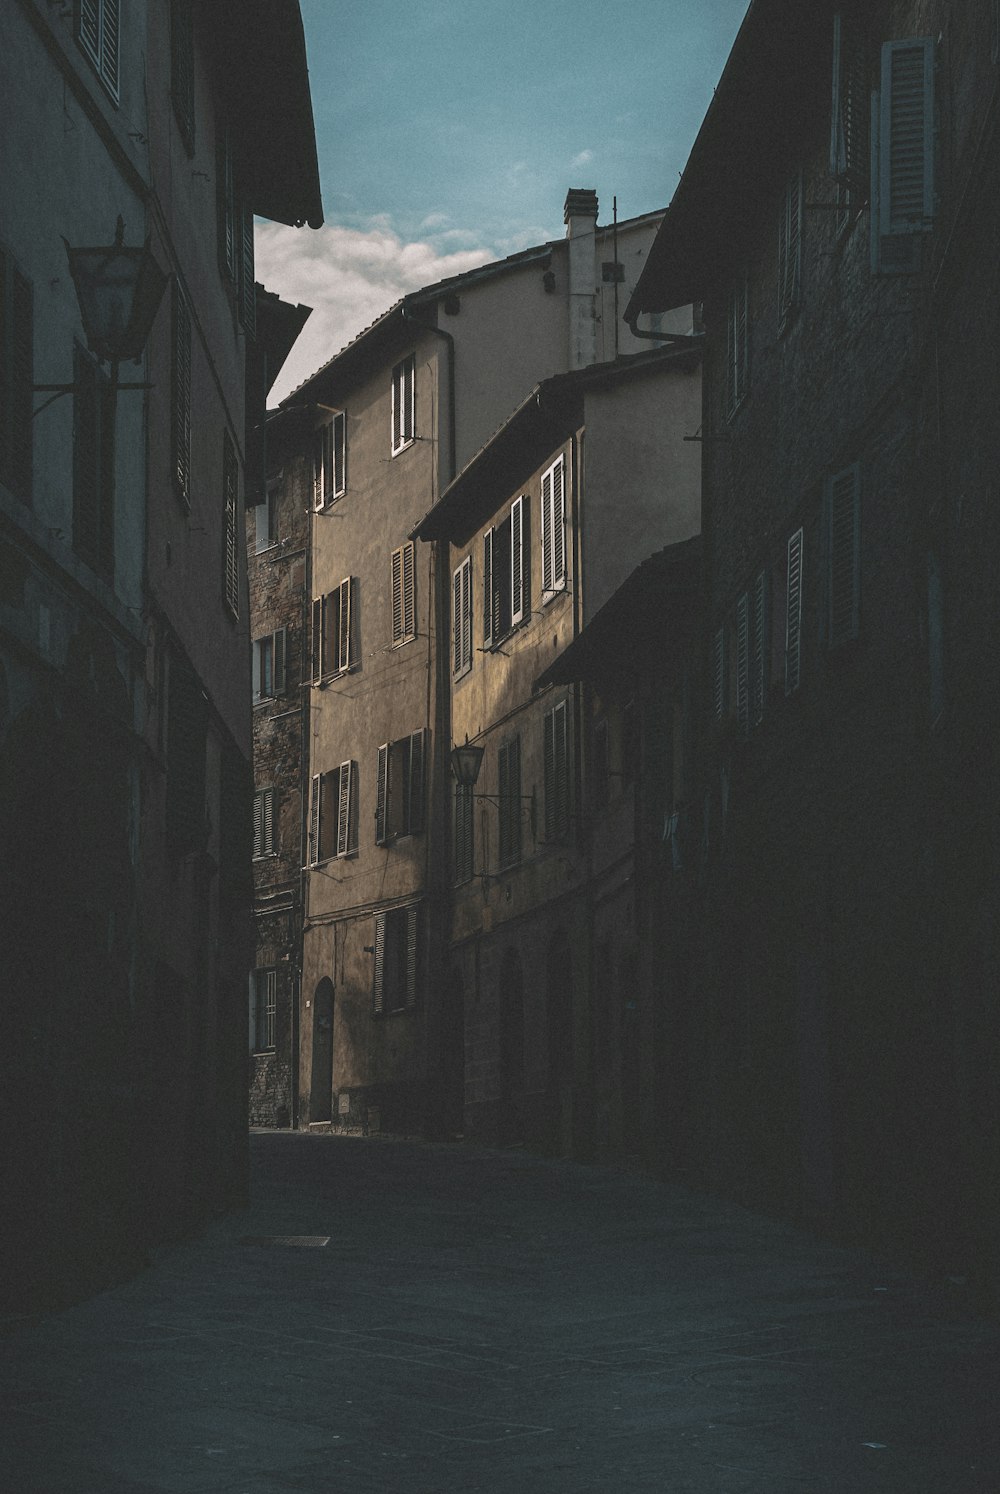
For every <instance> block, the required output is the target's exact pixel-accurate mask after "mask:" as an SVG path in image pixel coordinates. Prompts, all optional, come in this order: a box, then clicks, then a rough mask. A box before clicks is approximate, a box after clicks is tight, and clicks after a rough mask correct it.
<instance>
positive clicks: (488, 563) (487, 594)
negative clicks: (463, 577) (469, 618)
mask: <svg viewBox="0 0 1000 1494" xmlns="http://www.w3.org/2000/svg"><path fill="white" fill-rule="evenodd" d="M494 539H495V531H494V530H493V529H487V531H486V533H485V534H484V535H483V647H484V648H492V647H493V643H494V635H493V612H494V608H493V544H494Z"/></svg>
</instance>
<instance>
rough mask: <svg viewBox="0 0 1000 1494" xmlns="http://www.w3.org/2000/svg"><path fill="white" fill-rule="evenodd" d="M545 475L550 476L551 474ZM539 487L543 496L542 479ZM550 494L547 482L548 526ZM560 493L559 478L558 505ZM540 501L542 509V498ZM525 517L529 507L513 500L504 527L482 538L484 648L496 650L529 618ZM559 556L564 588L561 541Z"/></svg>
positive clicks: (563, 555)
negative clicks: (500, 643) (497, 646)
mask: <svg viewBox="0 0 1000 1494" xmlns="http://www.w3.org/2000/svg"><path fill="white" fill-rule="evenodd" d="M557 465H558V464H557ZM553 470H554V469H553ZM546 475H547V476H550V474H546ZM542 487H543V494H544V492H545V479H543V483H542ZM553 493H554V484H553V483H552V482H551V481H550V483H549V508H550V523H552V522H554V516H553V512H552V510H553V504H554V502H555V499H554V497H553ZM561 493H562V481H561V476H560V479H559V495H560V496H559V499H558V502H559V503H560V504H561V502H562V498H561ZM542 501H543V505H544V502H545V499H544V497H543V500H542ZM560 511H561V510H560ZM528 513H529V506H528V503H527V501H526V500H525V498H523V497H520V498H515V499H514V502H513V503H512V504H511V506H510V513H509V514H508V515H507V517H506V518H505V519H504V521H503V523H502V524H497V525H495V526H494V527H493V528H492V529H487V531H486V533H485V535H484V536H483V643H484V645H485V647H486V648H493V647H495V646H496V644H497V643H499V642H500V640H501V639H502V638H504V637H506V635H507V634H508V633H509V632H510V630H511V628H515V627H517V625H518V624H519V623H522V622H524V620H525V618H526V617H527V616H528V614H529V608H528V572H529V569H530V567H529V565H528V563H527V560H528V556H529V554H530V549H529V544H528V534H527V527H528V525H527V520H528ZM560 555H561V557H562V560H561V564H562V569H563V578H562V584H563V585H565V579H566V578H565V542H564V541H562V542H561V543H560ZM550 570H551V562H550ZM550 579H551V577H550Z"/></svg>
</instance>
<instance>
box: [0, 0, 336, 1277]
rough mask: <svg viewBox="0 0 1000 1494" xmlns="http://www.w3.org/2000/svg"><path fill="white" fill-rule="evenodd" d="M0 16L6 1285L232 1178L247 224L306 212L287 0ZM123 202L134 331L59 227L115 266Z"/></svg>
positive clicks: (209, 1202)
mask: <svg viewBox="0 0 1000 1494" xmlns="http://www.w3.org/2000/svg"><path fill="white" fill-rule="evenodd" d="M0 24H2V41H3V44H2V46H0V116H2V129H3V136H4V149H5V168H4V171H5V182H4V188H5V190H4V197H3V203H2V205H0V277H2V279H0V306H2V316H0V369H2V379H3V384H2V396H3V397H2V400H0V403H2V406H3V411H2V417H0V423H2V429H0V525H2V529H3V556H4V558H3V562H2V575H3V582H2V586H0V808H2V817H3V822H4V857H3V867H2V870H0V879H2V898H3V906H4V922H5V928H6V930H7V943H6V959H5V961H4V977H3V979H4V1010H5V1051H6V1057H7V1078H6V1080H5V1084H4V1086H3V1100H2V1106H3V1109H2V1115H0V1128H2V1131H3V1135H4V1147H5V1152H6V1153H7V1154H8V1156H9V1158H10V1160H11V1163H12V1166H11V1168H10V1171H9V1172H8V1175H7V1176H8V1179H9V1181H8V1182H7V1183H6V1184H5V1186H6V1188H7V1189H8V1190H9V1191H7V1192H6V1193H5V1196H4V1215H5V1221H6V1225H7V1228H6V1229H5V1231H4V1234H5V1241H6V1242H7V1243H9V1244H10V1245H11V1246H12V1255H13V1259H12V1262H11V1267H10V1270H9V1271H7V1272H5V1273H4V1276H3V1280H4V1285H5V1287H9V1288H12V1289H13V1291H14V1292H15V1293H17V1294H20V1301H21V1302H22V1304H23V1303H24V1302H25V1301H31V1300H33V1297H32V1294H35V1296H37V1297H39V1299H40V1298H41V1297H42V1296H44V1294H45V1293H49V1295H50V1296H55V1297H58V1296H59V1295H60V1294H62V1295H64V1296H65V1295H69V1294H72V1293H75V1292H80V1291H83V1290H86V1289H87V1288H88V1287H90V1286H94V1285H97V1284H99V1283H101V1282H104V1281H106V1280H108V1279H109V1278H110V1277H112V1276H113V1275H114V1274H116V1273H118V1272H121V1271H124V1270H127V1269H129V1268H131V1267H132V1266H134V1265H135V1264H136V1262H137V1261H139V1260H140V1259H141V1258H142V1253H143V1251H144V1250H145V1249H146V1247H147V1246H148V1245H149V1244H150V1243H152V1242H155V1241H157V1240H160V1239H163V1238H164V1237H165V1236H167V1235H168V1234H170V1233H172V1232H174V1231H177V1230H179V1229H183V1228H185V1227H188V1226H190V1225H192V1224H194V1223H196V1222H197V1221H198V1220H199V1219H202V1218H204V1217H205V1215H206V1214H207V1213H208V1212H209V1211H211V1210H215V1209H219V1208H224V1207H226V1206H227V1204H230V1203H231V1202H233V1201H234V1200H235V1199H237V1198H238V1197H240V1196H241V1193H242V1190H243V1187H244V1183H245V1118H246V1085H245V1074H246V1069H245V1048H244V1044H243V1041H242V1036H241V1035H242V1024H243V1020H244V1015H245V1010H246V1008H245V990H246V967H247V964H248V963H249V961H250V959H251V954H250V951H251V948H252V944H251V939H250V923H249V880H250V878H249V862H250V826H249V813H248V808H249V779H250V711H249V699H250V691H249V685H250V679H249V670H250V658H249V653H250V650H249V626H248V606H247V589H246V568H245V562H244V560H243V559H242V551H243V545H242V533H243V515H242V511H241V510H242V505H243V503H244V502H245V501H246V500H247V498H248V497H249V496H252V494H253V492H254V489H255V486H256V485H257V483H258V482H259V480H260V477H261V474H260V472H259V471H256V470H255V469H254V465H253V462H252V460H249V459H248V445H247V435H248V431H249V432H252V430H253V429H254V427H255V426H256V425H257V424H259V422H260V419H261V418H262V412H263V397H262V396H263V386H264V384H265V383H266V375H265V374H262V373H261V372H260V359H261V358H262V357H263V350H264V348H265V347H266V346H267V345H268V343H269V341H270V333H269V332H268V331H267V329H266V328H263V329H258V328H257V327H256V291H255V286H254V274H253V235H252V224H253V214H254V213H255V212H257V213H260V214H262V215H265V216H271V217H274V218H278V219H281V220H282V221H286V222H300V221H305V220H307V219H308V220H310V221H312V222H315V223H318V222H320V221H321V219H322V210H321V206H320V201H319V186H318V176H317V171H316V156H315V144H314V139H313V132H312V116H311V105H310V101H309V92H308V84H307V77H306V68H305V54H304V43H303V37H302V29H301V21H300V17H299V13H298V6H297V4H295V3H291V0H282V3H280V4H278V5H270V6H266V7H265V6H264V5H262V4H251V5H249V6H247V5H240V6H236V5H229V4H219V5H215V6H212V7H199V6H193V5H191V4H189V3H188V4H185V3H182V0H174V3H167V0H149V3H142V4H133V5H129V6H119V5H118V4H112V3H110V0H93V3H89V4H84V5H79V6H64V7H61V8H60V7H53V6H51V5H46V4H43V3H40V0H38V3H36V0H17V3H14V4H12V5H9V6H7V7H5V9H4V15H3V21H2V23H0ZM275 88H278V89H280V90H282V91H283V95H284V96H285V97H286V98H287V108H286V109H285V110H283V112H282V116H281V120H280V123H279V124H278V125H275V126H274V127H272V126H271V125H270V124H265V116H266V114H267V110H266V104H267V103H268V101H269V100H270V98H271V97H272V96H273V92H274V90H275ZM116 220H120V222H121V224H122V232H121V234H120V235H119V238H120V239H122V238H123V241H124V246H125V248H128V247H129V246H133V247H134V246H141V245H142V244H143V242H144V241H145V240H148V247H149V251H150V253H151V255H152V264H150V265H148V266H147V279H146V280H145V281H144V285H145V286H146V288H147V290H149V291H150V292H151V294H150V296H149V300H148V307H147V309H148V311H149V312H150V314H151V315H153V317H154V319H153V320H152V324H151V328H150V329H149V330H148V335H146V333H145V329H144V332H143V338H140V339H139V340H138V342H137V343H136V344H135V345H131V346H128V347H127V350H126V351H125V352H124V354H122V353H121V352H117V351H116V352H112V351H109V350H108V348H109V347H110V344H108V345H107V346H105V345H103V344H100V343H99V342H98V339H97V336H96V334H95V332H94V327H93V325H91V324H90V323H89V322H87V321H85V320H84V318H83V315H82V303H81V302H80V301H78V299H77V295H76V293H75V290H74V281H73V279H72V277H71V273H70V265H69V263H68V260H67V251H66V247H65V246H64V243H63V239H65V240H67V241H68V244H69V245H70V246H72V247H73V248H85V247H90V246H94V245H101V246H108V248H107V251H106V252H105V253H102V254H101V255H99V256H96V257H95V259H93V260H92V261H91V269H94V268H95V265H96V269H97V273H98V274H99V275H106V272H107V270H108V265H109V261H110V262H112V263H114V264H117V263H119V261H115V260H114V258H113V251H112V248H111V246H112V243H113V241H114V240H115V236H116ZM161 291H162V293H161ZM154 293H155V294H154ZM117 294H118V288H117V287H116V288H114V293H113V295H112V296H111V304H112V308H113V307H114V300H115V297H116V296H117ZM140 299H141V297H140ZM154 313H155V315H154ZM147 320H148V319H147ZM130 326H131V324H130ZM113 330H114V331H115V335H116V337H118V334H120V333H121V331H122V328H121V322H120V319H119V321H118V323H117V326H116V327H115V328H113ZM115 345H116V346H117V347H118V348H119V349H121V348H122V342H121V340H120V339H119V340H118V341H117V343H116V344H115ZM122 356H124V357H127V358H128V359H129V360H131V359H133V358H134V359H135V360H136V363H135V364H133V363H132V362H131V361H130V362H128V363H127V364H126V363H125V362H124V361H123V362H122V364H121V368H120V369H119V368H118V366H117V362H116V360H117V359H118V358H119V357H122ZM136 364H137V366H136ZM248 365H249V366H250V378H249V387H251V389H252V393H251V397H250V398H249V399H248V398H247V390H248ZM126 369H127V372H126ZM128 386H132V387H128Z"/></svg>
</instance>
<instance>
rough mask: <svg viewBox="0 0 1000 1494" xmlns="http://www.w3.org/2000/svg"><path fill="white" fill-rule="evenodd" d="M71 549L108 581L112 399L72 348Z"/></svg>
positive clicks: (92, 365)
mask: <svg viewBox="0 0 1000 1494" xmlns="http://www.w3.org/2000/svg"><path fill="white" fill-rule="evenodd" d="M73 386H74V387H73V549H74V550H75V551H76V553H77V555H79V557H80V559H81V560H84V561H86V563H87V565H89V566H90V568H91V569H92V570H94V571H96V572H97V574H98V575H99V576H103V577H104V578H105V580H107V581H110V580H111V579H112V577H113V575H114V569H115V533H114V530H115V474H114V429H113V424H114V402H113V397H112V394H111V388H110V380H109V379H108V377H107V375H106V374H105V373H104V371H103V369H101V367H100V366H99V365H98V363H97V362H96V360H95V359H94V358H92V357H91V356H90V354H89V353H88V352H87V351H86V350H85V349H84V348H82V347H81V346H80V344H79V343H77V344H76V345H75V347H74V350H73Z"/></svg>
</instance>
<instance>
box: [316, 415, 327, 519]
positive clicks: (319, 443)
mask: <svg viewBox="0 0 1000 1494" xmlns="http://www.w3.org/2000/svg"><path fill="white" fill-rule="evenodd" d="M324 430H325V427H324V426H320V428H319V430H318V431H315V432H314V433H313V508H317V509H318V508H322V507H323V445H324Z"/></svg>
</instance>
